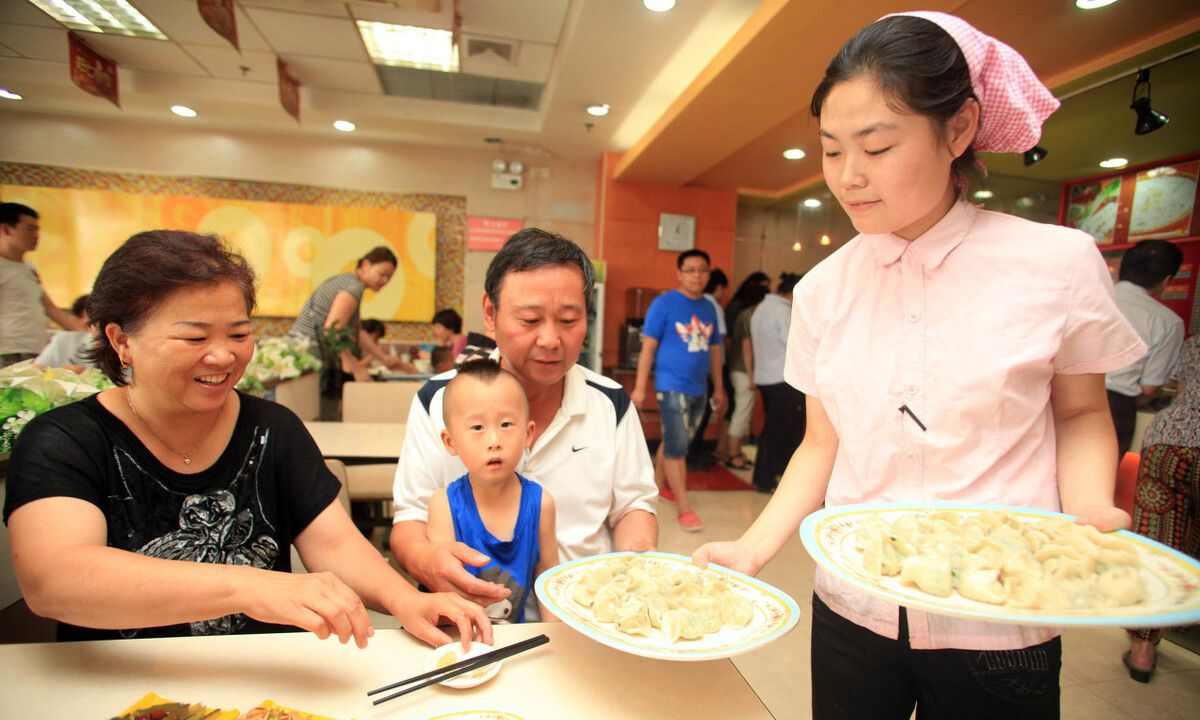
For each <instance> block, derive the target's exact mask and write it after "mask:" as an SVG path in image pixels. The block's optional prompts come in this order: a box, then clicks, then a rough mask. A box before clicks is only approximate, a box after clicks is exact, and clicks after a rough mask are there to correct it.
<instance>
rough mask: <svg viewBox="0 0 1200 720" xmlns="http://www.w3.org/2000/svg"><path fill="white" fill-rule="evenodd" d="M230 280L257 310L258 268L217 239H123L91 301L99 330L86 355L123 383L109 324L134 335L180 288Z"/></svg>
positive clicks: (158, 234)
mask: <svg viewBox="0 0 1200 720" xmlns="http://www.w3.org/2000/svg"><path fill="white" fill-rule="evenodd" d="M218 282H230V283H233V284H234V285H235V286H236V287H237V289H238V290H240V291H241V293H242V297H243V298H244V299H245V300H246V313H247V314H249V313H250V312H251V311H253V310H254V304H255V293H254V270H252V269H251V268H250V264H249V263H248V262H247V261H246V258H244V257H242V256H241V255H238V254H237V253H235V252H233V251H231V250H230V249H229V248H228V247H227V246H226V245H225V243H224V242H223V241H222V240H221V238H219V237H217V236H216V235H200V234H198V233H193V232H186V231H184V230H150V231H148V232H141V233H138V234H137V235H134V236H133V237H131V238H129V239H128V240H126V241H125V243H124V244H123V245H121V247H119V248H117V249H116V251H115V252H114V253H113V254H112V255H109V256H108V259H107V260H105V261H104V265H102V266H101V267H100V273H99V274H98V275H96V283H95V285H94V286H93V287H92V294H91V297H90V298H89V299H88V304H87V311H88V321H89V323H90V324H91V325H93V326H95V327H96V329H97V330H99V331H100V337H101V339H100V342H97V343H93V344H92V346H91V348H89V349H88V351H87V357H88V358H89V359H90V360H92V361H93V362H95V363H96V367H98V368H100V370H101V371H102V372H103V373H104V374H105V375H107V376H108V379H110V380H112V381H113V382H114V383H116V384H117V385H124V384H125V374H124V372H123V371H122V369H121V358H120V356H118V355H117V351H116V349H114V348H113V347H112V344H111V343H109V341H108V339H107V338H106V337H105V336H104V330H105V328H106V327H108V325H110V324H113V323H115V324H117V325H119V326H120V327H121V329H122V330H124V331H125V332H126V333H135V332H137V331H138V329H140V328H141V327H142V325H143V323H145V322H146V320H147V319H148V318H149V317H150V315H151V314H153V313H154V311H155V309H157V308H158V306H159V305H160V304H161V303H162V301H163V300H164V299H166V297H167V296H168V295H170V294H171V293H173V292H175V291H176V290H179V289H181V288H187V287H194V286H197V285H205V284H209V283H218Z"/></svg>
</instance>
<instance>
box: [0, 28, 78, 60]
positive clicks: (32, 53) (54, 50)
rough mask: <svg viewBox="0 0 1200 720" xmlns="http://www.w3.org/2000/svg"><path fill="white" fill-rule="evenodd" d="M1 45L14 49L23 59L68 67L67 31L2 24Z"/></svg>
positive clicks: (0, 31) (0, 32)
mask: <svg viewBox="0 0 1200 720" xmlns="http://www.w3.org/2000/svg"><path fill="white" fill-rule="evenodd" d="M0 43H4V44H5V45H7V46H8V47H10V48H12V49H13V50H14V51H15V52H16V53H17V54H18V55H20V56H21V57H26V58H32V59H34V60H49V61H51V62H60V63H62V64H63V72H66V65H67V55H68V52H69V51H68V50H67V31H66V29H65V28H63V26H61V25H59V26H58V27H56V28H48V27H31V26H26V25H9V24H0Z"/></svg>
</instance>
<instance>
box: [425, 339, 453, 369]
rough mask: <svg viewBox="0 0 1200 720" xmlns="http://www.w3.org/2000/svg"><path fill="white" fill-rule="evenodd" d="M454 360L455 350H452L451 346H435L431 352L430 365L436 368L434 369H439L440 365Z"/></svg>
mask: <svg viewBox="0 0 1200 720" xmlns="http://www.w3.org/2000/svg"><path fill="white" fill-rule="evenodd" d="M453 359H454V350H453V349H451V348H450V347H449V346H446V345H435V346H434V348H433V349H432V350H430V351H429V364H430V365H432V366H433V367H434V369H437V367H438V366H439V365H441V364H442V363H444V362H446V361H447V360H453Z"/></svg>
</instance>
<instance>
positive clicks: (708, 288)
mask: <svg viewBox="0 0 1200 720" xmlns="http://www.w3.org/2000/svg"><path fill="white" fill-rule="evenodd" d="M719 287H723V288H727V287H729V278H728V277H727V276H726V275H725V271H724V270H722V269H721V268H713V271H712V272H710V273H709V274H708V284H707V285H705V286H704V292H706V293H712V292H714V291H715V290H716V289H717V288H719Z"/></svg>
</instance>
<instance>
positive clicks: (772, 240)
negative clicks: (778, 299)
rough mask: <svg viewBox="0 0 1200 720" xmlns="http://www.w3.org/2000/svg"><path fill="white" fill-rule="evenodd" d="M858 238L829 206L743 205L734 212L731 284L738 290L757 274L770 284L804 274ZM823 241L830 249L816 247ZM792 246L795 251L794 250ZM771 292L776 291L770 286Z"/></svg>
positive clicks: (845, 220)
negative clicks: (823, 237) (768, 278)
mask: <svg viewBox="0 0 1200 720" xmlns="http://www.w3.org/2000/svg"><path fill="white" fill-rule="evenodd" d="M856 234H857V231H855V229H854V226H853V225H851V224H850V219H849V218H848V217H846V215H845V213H843V212H842V210H841V209H840V208H838V207H830V204H829V203H828V202H827V203H826V204H825V205H824V206H823V207H822V208H819V209H817V210H815V211H814V210H809V209H808V208H804V207H800V206H799V203H796V204H795V205H791V206H788V207H762V206H758V205H754V204H752V203H750V202H747V201H745V200H743V201H742V202H740V203H739V204H738V208H737V236H736V238H735V240H734V255H733V270H734V274H733V276H731V278H730V280H731V281H732V283H733V284H734V287H735V288H736V287H737V284H738V283H740V282H741V281H742V279H743V278H744V277H746V276H747V275H749V274H750V273H752V272H755V271H759V270H761V271H763V272H765V273H767V274H768V275H770V276H771V279H772V280H774V279H775V278H778V277H779V274H780V273H782V272H792V273H806V272H808V271H809V270H811V269H812V268H813V267H815V266H816V264H817V263H819V262H821V261H822V260H824V259H825V258H827V257H829V256H830V255H831V254H832V253H833V251H834V250H837V249H838V248H839V247H841V246H842V245H845V244H846V242H847V241H848V240H850V238H852V237H854V236H855V235H856ZM821 235H828V236H829V239H830V244H829V245H821V244H820V239H821ZM796 242H799V243H800V250H799V251H796V250H793V249H792V246H793V245H794V244H795V243H796ZM771 289H772V290H774V289H775V284H774V282H772V284H771Z"/></svg>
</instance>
